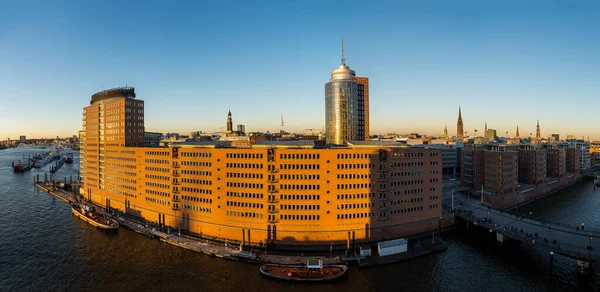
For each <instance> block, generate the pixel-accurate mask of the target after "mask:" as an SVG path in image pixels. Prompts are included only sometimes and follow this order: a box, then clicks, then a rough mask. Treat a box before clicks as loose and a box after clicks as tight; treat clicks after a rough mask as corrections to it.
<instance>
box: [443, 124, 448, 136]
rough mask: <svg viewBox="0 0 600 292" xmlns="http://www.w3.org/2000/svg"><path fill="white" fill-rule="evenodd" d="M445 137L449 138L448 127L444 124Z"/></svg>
mask: <svg viewBox="0 0 600 292" xmlns="http://www.w3.org/2000/svg"><path fill="white" fill-rule="evenodd" d="M444 137H448V125H446V123H444Z"/></svg>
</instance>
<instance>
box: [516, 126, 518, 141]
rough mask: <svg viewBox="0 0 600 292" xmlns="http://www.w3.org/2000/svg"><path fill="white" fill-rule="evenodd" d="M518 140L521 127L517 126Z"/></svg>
mask: <svg viewBox="0 0 600 292" xmlns="http://www.w3.org/2000/svg"><path fill="white" fill-rule="evenodd" d="M516 138H517V139H519V125H517V137H516Z"/></svg>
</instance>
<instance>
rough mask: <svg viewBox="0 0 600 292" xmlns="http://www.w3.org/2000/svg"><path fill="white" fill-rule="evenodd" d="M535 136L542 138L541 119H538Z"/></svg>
mask: <svg viewBox="0 0 600 292" xmlns="http://www.w3.org/2000/svg"><path fill="white" fill-rule="evenodd" d="M535 138H536V139H538V140H539V139H541V138H542V134H541V133H540V119H538V120H537V129H536V131H535Z"/></svg>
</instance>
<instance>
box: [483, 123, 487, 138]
mask: <svg viewBox="0 0 600 292" xmlns="http://www.w3.org/2000/svg"><path fill="white" fill-rule="evenodd" d="M486 132H487V121H485V132H483V134H484V135H485V133H486Z"/></svg>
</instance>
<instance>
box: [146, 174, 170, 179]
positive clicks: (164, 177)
mask: <svg viewBox="0 0 600 292" xmlns="http://www.w3.org/2000/svg"><path fill="white" fill-rule="evenodd" d="M146 178H147V179H155V180H166V181H168V180H170V178H169V177H168V176H162V175H154V174H147V173H146Z"/></svg>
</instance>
